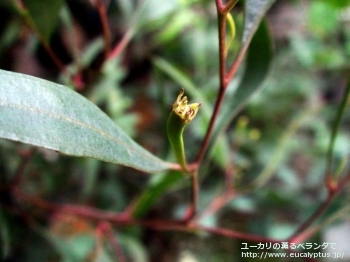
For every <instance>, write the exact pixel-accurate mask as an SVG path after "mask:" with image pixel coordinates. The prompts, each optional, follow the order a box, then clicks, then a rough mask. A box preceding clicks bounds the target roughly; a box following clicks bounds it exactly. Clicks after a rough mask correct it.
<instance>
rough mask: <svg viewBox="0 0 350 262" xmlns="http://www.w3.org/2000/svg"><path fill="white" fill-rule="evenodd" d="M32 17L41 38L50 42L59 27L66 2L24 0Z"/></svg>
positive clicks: (60, 0) (58, 0)
mask: <svg viewBox="0 0 350 262" xmlns="http://www.w3.org/2000/svg"><path fill="white" fill-rule="evenodd" d="M24 4H25V6H26V7H27V8H28V11H29V14H30V17H31V18H32V19H33V21H34V23H35V25H36V27H37V29H38V31H39V33H40V35H41V37H42V38H43V39H44V40H45V41H49V40H50V37H51V35H52V33H53V32H54V30H55V29H56V27H57V24H58V20H59V19H58V18H59V11H60V9H61V7H62V6H63V4H64V0H50V1H47V0H24Z"/></svg>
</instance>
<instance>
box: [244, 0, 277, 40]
mask: <svg viewBox="0 0 350 262" xmlns="http://www.w3.org/2000/svg"><path fill="white" fill-rule="evenodd" d="M273 2H274V0H246V2H245V14H244V31H243V38H242V46H244V45H247V44H248V45H249V43H250V40H251V39H252V37H253V35H254V34H255V31H256V30H257V29H258V27H259V24H260V22H261V20H262V19H263V17H264V15H265V14H266V12H267V10H268V9H269V7H270V6H271V5H272V3H273Z"/></svg>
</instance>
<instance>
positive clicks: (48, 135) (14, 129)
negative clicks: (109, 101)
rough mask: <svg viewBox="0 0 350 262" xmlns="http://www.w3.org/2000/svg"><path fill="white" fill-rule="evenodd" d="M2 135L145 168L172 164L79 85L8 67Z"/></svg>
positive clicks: (2, 85) (1, 99) (0, 103)
mask: <svg viewBox="0 0 350 262" xmlns="http://www.w3.org/2000/svg"><path fill="white" fill-rule="evenodd" d="M0 138H6V139H10V140H15V141H20V142H23V143H28V144H31V145H35V146H40V147H44V148H48V149H53V150H57V151H59V152H61V153H64V154H67V155H72V156H84V157H92V158H96V159H99V160H103V161H106V162H111V163H116V164H121V165H125V166H129V167H133V168H135V169H138V170H141V171H145V172H159V171H162V170H166V169H169V168H171V167H172V164H171V163H167V162H164V161H162V160H161V159H159V158H157V157H155V156H154V155H152V154H151V153H149V152H148V151H146V150H145V149H144V148H142V147H141V146H139V145H138V144H136V143H135V142H134V141H133V140H132V139H131V138H130V137H129V136H128V135H126V134H125V133H124V132H123V131H122V130H121V129H120V128H119V127H118V126H117V125H116V124H115V123H114V122H113V121H112V120H111V119H110V118H108V117H107V115H105V114H104V113H103V112H102V111H101V110H100V109H99V108H98V107H96V106H95V105H94V104H93V103H91V102H90V101H88V100H87V99H85V98H84V97H82V96H81V95H79V94H78V93H76V92H74V91H73V90H71V89H69V88H67V87H65V86H62V85H59V84H55V83H52V82H49V81H46V80H42V79H39V78H36V77H32V76H27V75H23V74H18V73H13V72H7V71H3V70H0Z"/></svg>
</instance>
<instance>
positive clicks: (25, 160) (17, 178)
mask: <svg viewBox="0 0 350 262" xmlns="http://www.w3.org/2000/svg"><path fill="white" fill-rule="evenodd" d="M35 152H36V148H34V147H32V148H31V149H30V150H29V151H27V152H23V153H22V160H21V162H20V163H19V165H18V167H17V170H16V172H15V175H14V178H13V180H12V183H11V188H12V189H14V188H17V187H18V186H19V184H20V183H21V181H22V177H23V173H24V171H25V169H26V168H27V166H28V164H29V162H30V160H31V158H32V157H33V155H34V154H35Z"/></svg>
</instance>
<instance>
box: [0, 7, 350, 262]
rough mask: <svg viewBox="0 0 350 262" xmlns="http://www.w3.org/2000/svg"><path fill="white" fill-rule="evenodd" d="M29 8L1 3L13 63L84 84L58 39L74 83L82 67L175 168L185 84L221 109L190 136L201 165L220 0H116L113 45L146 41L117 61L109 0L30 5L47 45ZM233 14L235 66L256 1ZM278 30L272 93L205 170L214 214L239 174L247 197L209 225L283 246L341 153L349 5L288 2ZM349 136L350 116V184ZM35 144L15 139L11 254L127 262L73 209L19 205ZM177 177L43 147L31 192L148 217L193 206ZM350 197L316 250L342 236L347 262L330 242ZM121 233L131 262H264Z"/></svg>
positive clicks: (275, 12) (28, 183)
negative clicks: (104, 19) (101, 6)
mask: <svg viewBox="0 0 350 262" xmlns="http://www.w3.org/2000/svg"><path fill="white" fill-rule="evenodd" d="M14 2H15V1H13V2H12V1H7V0H5V1H1V2H0V68H1V69H4V70H9V71H15V72H21V73H25V74H30V75H34V76H38V77H41V78H44V79H48V80H51V81H54V82H60V83H63V84H65V85H67V86H71V87H72V88H74V87H73V82H72V80H71V78H69V77H67V75H66V74H64V73H62V72H60V71H59V70H58V69H57V67H56V66H55V65H54V64H53V63H52V60H51V59H50V57H49V56H48V55H47V53H46V52H45V48H44V46H43V42H47V43H48V44H49V45H50V46H51V48H52V50H53V51H54V52H55V53H56V54H57V56H58V57H59V58H60V59H61V60H62V62H63V63H64V64H66V65H69V72H70V73H71V74H72V75H74V73H76V72H81V74H80V75H79V77H80V78H79V79H80V81H81V83H83V84H82V85H81V86H80V87H79V88H78V89H77V91H78V92H79V93H80V94H82V95H84V96H85V97H87V98H88V99H90V100H91V101H92V102H94V103H95V104H97V105H98V106H99V107H100V108H101V109H102V110H103V111H105V112H106V113H107V114H108V115H109V116H110V117H111V118H112V119H113V120H114V121H115V122H116V123H117V124H118V125H119V126H121V127H122V128H123V129H124V130H125V131H126V132H127V133H128V134H129V135H130V136H132V137H133V138H134V139H135V140H136V141H137V142H138V143H140V144H141V145H142V146H144V147H145V148H147V149H148V150H150V151H151V152H153V153H154V154H156V155H158V156H160V157H162V158H164V159H172V156H171V152H170V149H169V145H168V142H167V138H166V133H165V123H166V119H167V117H168V115H169V113H170V110H171V104H172V103H173V101H174V98H175V97H176V95H177V94H178V92H179V90H180V88H181V87H184V88H185V90H186V92H188V94H189V98H190V101H193V102H201V101H202V102H203V99H204V101H205V102H206V103H204V104H203V108H202V109H201V111H200V112H199V115H201V116H200V117H198V119H196V120H195V123H194V124H191V125H190V126H189V127H188V129H187V130H186V134H185V144H186V148H187V156H188V157H189V159H192V160H193V158H194V157H195V155H196V152H197V151H198V149H199V146H200V142H201V139H202V137H203V135H204V133H205V130H206V127H207V119H208V114H209V115H210V112H211V110H212V107H213V104H214V102H215V95H216V93H217V90H218V81H219V79H218V43H217V40H218V39H217V34H218V33H217V24H216V22H217V20H216V7H215V3H214V0H168V1H161V0H146V1H136V0H134V1H129V0H110V1H107V2H108V3H109V5H108V21H109V24H110V27H111V33H112V40H113V46H115V45H117V44H118V43H119V41H121V39H123V37H124V36H125V34H130V36H131V38H130V42H129V43H128V45H127V46H126V48H125V49H124V50H123V52H122V53H121V55H120V56H118V57H117V58H115V59H111V60H109V61H108V62H106V63H103V39H102V36H101V35H102V31H101V22H100V18H99V15H98V12H97V10H96V7H95V6H94V5H93V3H94V1H87V0H51V1H45V0H41V1H33V0H26V1H24V0H23V4H24V6H26V7H27V8H28V10H29V13H30V14H31V15H32V21H31V22H32V23H34V24H35V28H36V30H37V33H38V32H39V35H40V37H38V34H37V33H33V30H30V29H29V28H28V26H26V25H25V24H26V23H25V22H26V21H27V24H28V20H26V16H25V15H24V14H21V13H19V11H18V9H16V7H15V5H14ZM232 15H233V17H234V19H235V22H236V26H237V37H236V39H235V41H234V42H233V43H232V45H231V47H230V51H229V58H230V59H231V60H233V58H234V55H235V52H236V51H237V50H238V48H239V43H240V42H239V40H240V37H241V35H242V25H243V2H242V1H239V2H238V4H237V6H236V7H235V8H234V10H233V12H232ZM266 22H267V25H268V28H269V30H270V37H271V41H272V42H273V46H274V56H273V59H272V60H271V61H270V60H269V61H256V62H257V63H259V62H260V63H263V64H264V63H266V66H268V64H269V63H270V62H271V63H272V66H271V71H270V74H269V76H268V77H267V79H265V81H264V82H262V83H260V86H259V92H257V93H256V94H255V95H254V96H253V97H252V98H251V99H250V100H249V101H248V103H247V105H246V106H245V107H244V108H242V110H240V111H239V112H237V113H235V115H234V119H233V121H231V122H230V124H229V125H228V127H227V130H226V131H225V133H224V134H221V135H220V139H219V142H218V144H217V146H216V147H213V148H212V151H211V155H210V156H208V158H207V160H206V161H205V163H204V164H203V167H202V168H201V170H200V184H201V189H200V193H199V201H200V203H199V209H200V211H203V210H205V209H206V208H207V207H208V205H209V204H210V203H211V201H212V200H213V199H215V198H216V197H217V196H219V195H220V194H221V193H222V192H223V191H224V190H225V187H226V186H227V184H225V177H227V176H232V180H231V182H232V187H234V188H235V190H236V191H235V192H237V194H236V195H235V197H234V198H233V199H232V200H231V201H230V202H229V203H228V204H227V205H225V206H224V207H223V208H222V209H220V210H219V211H218V212H216V213H214V214H211V215H206V216H204V217H203V219H202V220H201V223H202V224H204V225H207V226H219V227H225V228H229V229H234V230H237V231H243V232H249V233H252V234H257V235H263V236H267V237H272V238H277V239H283V238H286V237H288V236H289V235H290V234H292V233H293V232H294V230H295V228H296V227H297V226H298V225H299V224H301V223H302V222H303V221H304V220H305V219H307V218H308V216H309V215H310V214H311V213H312V211H313V210H314V209H315V208H316V207H317V206H318V205H319V204H320V203H321V201H322V200H323V199H324V197H325V193H326V191H325V187H324V182H323V181H324V180H323V179H324V173H325V168H326V153H327V149H328V143H329V138H330V134H331V128H332V124H333V122H334V119H335V115H336V110H337V106H338V105H339V104H340V101H341V98H342V95H343V91H344V87H345V85H346V81H347V77H348V72H349V66H350V63H349V57H350V1H348V0H337V1H334V0H313V1H303V0H294V1H287V0H278V1H276V2H275V3H274V5H273V6H272V8H271V9H270V10H269V11H268V14H267V16H266ZM257 48H259V46H258V47H257ZM258 50H259V49H258ZM259 52H261V53H262V54H263V53H264V52H266V50H264V49H260V50H259ZM230 59H229V61H230ZM253 61H254V59H253ZM244 65H245V64H243V66H242V70H240V71H239V73H238V75H237V77H236V78H234V80H233V81H232V84H231V85H230V87H229V90H228V93H229V95H230V94H233V93H234V91H235V89H236V88H237V86H238V85H239V81H240V80H241V79H242V77H243V74H244V70H243V69H244ZM247 68H248V67H247ZM248 73H249V72H248ZM252 73H253V72H252ZM260 87H261V88H260ZM229 97H231V96H229ZM225 103H226V104H229V103H230V101H229V100H228V101H225ZM72 106H74V105H72ZM222 117H223V118H225V117H226V116H225V115H223V116H222ZM349 126H350V115H349V114H347V113H346V115H345V118H344V121H343V124H342V126H341V129H340V133H339V136H338V137H337V140H336V146H335V159H336V161H335V163H336V167H339V170H340V172H339V174H340V175H344V174H347V173H348V172H349V167H350V166H349V163H348V161H347V159H348V157H349V154H350V138H349V135H350V133H349ZM30 150H31V148H30V147H29V146H27V145H23V144H19V143H14V142H10V141H6V140H0V173H1V175H0V181H1V183H0V231H1V232H0V243H1V246H0V249H1V250H0V251H1V256H0V257H1V258H2V260H3V261H36V262H37V261H38V262H40V261H72V262H73V261H117V258H116V257H115V255H114V254H113V252H111V250H110V249H111V247H110V245H109V244H108V241H107V240H102V241H100V242H99V241H98V240H96V224H95V223H93V222H91V221H89V220H87V219H84V218H81V217H76V216H73V215H67V214H62V213H60V212H55V213H54V212H47V211H45V212H44V211H43V210H41V209H40V208H37V207H35V206H33V205H30V204H26V203H25V202H24V203H22V202H19V201H17V200H16V199H13V198H12V196H11V195H10V194H9V188H10V185H11V183H12V181H13V178H14V177H15V174H16V172H17V171H18V168H19V165H20V163H21V162H22V157H23V155H25V154H26V153H28V152H30ZM232 170H233V171H232ZM166 175H167V174H157V175H152V176H148V175H145V174H144V173H141V172H139V171H135V170H132V169H129V168H124V167H121V166H116V165H112V164H107V163H102V162H100V161H97V160H94V159H82V158H72V157H67V156H63V155H58V154H57V153H55V152H51V151H48V150H43V149H37V150H36V151H35V153H34V154H33V157H32V158H31V161H30V163H29V164H28V166H27V168H26V170H25V174H24V176H23V177H22V180H21V183H20V188H21V190H23V191H24V192H25V193H27V194H29V195H33V196H37V197H40V198H43V199H45V200H49V201H52V202H56V203H69V204H80V205H86V206H92V207H96V208H100V209H103V210H109V211H116V212H118V211H119V212H121V211H123V210H124V209H125V208H127V207H129V206H130V204H132V203H136V204H137V209H136V210H135V213H134V215H135V216H137V217H143V218H147V219H169V218H171V219H175V218H179V217H181V216H182V214H183V212H184V210H185V208H186V207H187V205H188V202H189V199H190V188H189V181H188V180H186V179H184V178H183V177H182V176H180V175H179V174H176V173H175V174H172V175H171V178H170V179H169V176H166ZM226 181H227V180H226ZM249 185H253V187H247V186H249ZM347 191H349V190H348V189H346V190H344V192H342V193H341V194H340V195H339V196H338V197H337V198H336V199H335V201H334V202H333V204H332V205H331V207H330V208H329V209H328V210H327V212H326V214H325V215H324V216H322V217H321V218H320V221H319V223H320V224H321V225H323V226H322V229H321V230H320V231H318V232H317V234H315V235H314V236H313V238H312V239H309V240H308V241H306V242H312V243H313V242H316V243H320V244H322V243H323V242H327V241H328V242H331V241H330V240H329V239H334V237H336V238H338V239H339V243H338V242H337V246H336V250H335V251H337V252H341V251H340V250H341V245H342V244H344V243H347V245H349V243H350V242H349V240H348V239H346V238H345V239H343V238H342V237H344V235H337V234H339V233H329V232H330V231H329V228H330V227H332V226H338V227H339V225H342V226H344V231H342V230H340V231H341V232H346V231H345V230H349V229H348V228H347V229H346V225H349V224H346V223H345V224H344V221H345V222H346V219H348V216H349V206H348V203H349V192H347ZM348 222H349V221H348ZM332 232H333V231H332ZM114 233H115V235H116V237H117V239H118V241H120V243H121V246H122V248H123V250H124V253H125V255H126V257H127V259H128V261H136V262H141V261H181V262H185V261H186V262H189V261H210V262H212V261H244V262H249V261H256V259H252V258H243V257H242V255H241V252H242V250H241V247H242V244H241V242H242V241H240V240H236V239H229V238H224V237H219V236H213V235H209V234H205V233H201V232H199V233H191V234H190V233H184V232H176V231H169V232H167V231H157V230H152V229H148V228H142V227H137V226H133V227H118V228H117V229H116V230H115V231H114ZM349 235H350V234H349ZM332 237H333V238H332ZM243 242H244V241H243ZM250 244H253V243H250ZM345 248H346V247H345ZM347 248H349V246H347ZM250 251H254V250H250ZM333 251H334V250H333ZM346 255H347V259H348V261H350V253H349V251H348V252H347V254H346ZM266 261H298V260H297V259H289V260H288V259H281V260H278V259H276V258H274V259H272V260H268V259H266ZM324 261H334V260H328V259H326V260H324ZM342 261H346V260H345V259H343V260H342Z"/></svg>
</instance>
